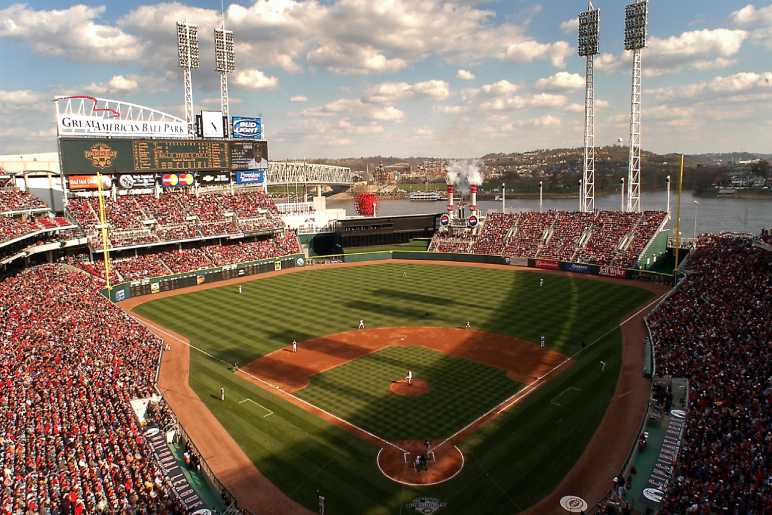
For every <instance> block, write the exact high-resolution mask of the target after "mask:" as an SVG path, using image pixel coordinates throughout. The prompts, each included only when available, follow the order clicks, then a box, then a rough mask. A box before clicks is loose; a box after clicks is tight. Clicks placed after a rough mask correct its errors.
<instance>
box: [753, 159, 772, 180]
mask: <svg viewBox="0 0 772 515" xmlns="http://www.w3.org/2000/svg"><path fill="white" fill-rule="evenodd" d="M769 172H770V166H769V161H759V162H757V163H753V164H752V165H751V173H752V174H753V175H758V176H761V177H769Z"/></svg>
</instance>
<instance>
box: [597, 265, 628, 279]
mask: <svg viewBox="0 0 772 515" xmlns="http://www.w3.org/2000/svg"><path fill="white" fill-rule="evenodd" d="M598 273H599V274H600V275H605V276H606V277H616V278H617V279H624V278H625V276H626V275H627V274H626V272H625V269H624V268H619V267H618V266H610V265H603V266H601V267H600V269H599V271H598Z"/></svg>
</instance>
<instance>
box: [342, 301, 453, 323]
mask: <svg viewBox="0 0 772 515" xmlns="http://www.w3.org/2000/svg"><path fill="white" fill-rule="evenodd" d="M344 306H346V307H347V308H349V309H356V310H364V311H369V312H371V313H377V314H380V315H390V316H398V317H402V318H405V319H407V320H439V321H445V319H444V318H443V317H441V316H439V315H438V314H437V313H434V312H432V311H424V310H415V309H406V308H400V307H397V306H390V305H387V304H378V303H376V302H367V301H365V302H361V301H358V302H353V301H352V302H346V303H345V304H344Z"/></svg>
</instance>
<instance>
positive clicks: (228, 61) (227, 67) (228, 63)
mask: <svg viewBox="0 0 772 515" xmlns="http://www.w3.org/2000/svg"><path fill="white" fill-rule="evenodd" d="M214 62H215V68H216V69H217V71H218V72H220V107H221V108H222V115H223V116H224V117H225V118H226V119H229V118H228V114H229V113H228V110H229V108H228V74H229V73H231V72H232V71H233V70H235V69H236V58H235V55H234V52H233V31H232V30H225V17H223V25H222V28H220V29H214ZM227 131H228V135H230V128H228V129H227Z"/></svg>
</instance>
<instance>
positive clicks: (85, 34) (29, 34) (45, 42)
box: [0, 4, 144, 62]
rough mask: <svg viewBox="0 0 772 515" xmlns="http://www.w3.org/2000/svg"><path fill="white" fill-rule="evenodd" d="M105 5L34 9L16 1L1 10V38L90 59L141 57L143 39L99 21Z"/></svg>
mask: <svg viewBox="0 0 772 515" xmlns="http://www.w3.org/2000/svg"><path fill="white" fill-rule="evenodd" d="M104 12H105V7H104V6H97V7H89V6H86V5H82V4H79V5H74V6H72V7H68V8H67V9H52V10H34V9H30V8H29V7H28V6H26V5H23V4H15V5H12V6H10V7H8V8H6V9H3V10H0V38H2V37H5V38H13V39H18V40H21V41H24V43H25V44H27V45H29V46H30V47H31V48H32V49H33V50H34V51H35V52H38V53H40V54H44V55H50V56H62V57H66V58H69V59H74V60H78V61H86V62H116V61H131V60H135V59H137V58H139V57H140V56H141V54H142V50H143V48H144V44H143V41H142V40H140V39H138V38H137V37H135V36H133V35H131V34H127V33H126V32H124V31H123V30H121V29H120V28H118V27H114V26H110V25H105V24H102V23H99V22H98V21H97V19H98V18H99V17H100V16H101V15H102V14H104Z"/></svg>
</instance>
